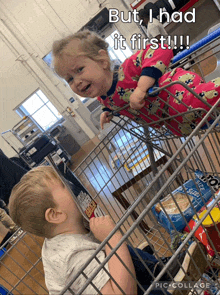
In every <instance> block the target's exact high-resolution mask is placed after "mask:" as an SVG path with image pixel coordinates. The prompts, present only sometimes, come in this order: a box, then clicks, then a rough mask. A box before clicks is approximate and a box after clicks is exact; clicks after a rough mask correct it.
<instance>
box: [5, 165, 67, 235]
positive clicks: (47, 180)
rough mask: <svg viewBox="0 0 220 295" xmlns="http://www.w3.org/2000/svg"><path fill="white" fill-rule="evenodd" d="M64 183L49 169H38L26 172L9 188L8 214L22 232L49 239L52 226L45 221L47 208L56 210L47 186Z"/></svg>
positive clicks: (42, 167)
mask: <svg viewBox="0 0 220 295" xmlns="http://www.w3.org/2000/svg"><path fill="white" fill-rule="evenodd" d="M53 184H60V185H61V186H62V187H64V184H63V183H62V181H61V180H60V178H59V177H58V175H57V174H56V172H55V171H54V169H53V168H52V167H50V166H39V167H37V168H34V169H32V170H30V171H29V172H27V173H26V174H25V175H24V176H23V177H22V178H21V180H20V181H19V183H18V184H16V185H15V187H14V188H13V189H12V192H11V196H10V199H9V213H10V216H11V218H12V220H13V221H14V222H15V223H16V224H17V225H18V226H20V227H21V228H22V229H23V230H25V231H27V232H29V233H32V234H35V235H37V236H41V237H45V238H51V237H52V232H53V229H54V228H55V227H56V225H55V224H52V223H49V222H48V221H47V220H46V219H45V212H46V210H47V209H48V208H56V206H57V205H56V203H55V201H54V199H53V195H52V190H51V186H52V185H53Z"/></svg>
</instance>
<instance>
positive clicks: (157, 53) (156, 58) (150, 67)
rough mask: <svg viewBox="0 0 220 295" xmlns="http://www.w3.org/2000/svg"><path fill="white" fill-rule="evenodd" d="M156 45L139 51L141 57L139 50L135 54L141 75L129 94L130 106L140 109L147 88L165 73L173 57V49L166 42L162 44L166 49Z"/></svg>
mask: <svg viewBox="0 0 220 295" xmlns="http://www.w3.org/2000/svg"><path fill="white" fill-rule="evenodd" d="M158 46H159V47H158V49H156V50H152V49H151V48H150V47H147V48H146V49H145V50H143V51H140V52H141V53H142V55H141V57H140V53H139V52H137V54H136V56H135V57H136V59H138V61H139V63H138V67H141V75H140V78H139V80H138V83H137V87H136V89H135V90H134V92H133V93H132V94H131V96H130V106H131V108H134V109H141V108H142V107H143V106H144V97H145V96H146V95H147V91H148V89H149V88H150V87H152V86H153V85H154V84H155V82H156V81H158V80H159V78H160V77H161V76H162V75H163V74H164V73H165V71H166V69H167V68H168V66H169V63H170V61H171V59H172V57H173V50H171V49H168V48H167V47H168V46H167V45H166V44H164V47H165V48H166V49H162V48H161V45H160V44H158ZM138 55H139V57H138ZM134 60H135V58H134Z"/></svg>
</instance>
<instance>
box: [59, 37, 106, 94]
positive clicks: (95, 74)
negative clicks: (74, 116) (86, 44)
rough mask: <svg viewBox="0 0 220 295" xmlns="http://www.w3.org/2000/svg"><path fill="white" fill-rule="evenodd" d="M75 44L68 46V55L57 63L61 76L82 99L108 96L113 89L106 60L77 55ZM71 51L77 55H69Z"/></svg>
mask: <svg viewBox="0 0 220 295" xmlns="http://www.w3.org/2000/svg"><path fill="white" fill-rule="evenodd" d="M73 42H74V41H72V42H71V43H70V44H69V45H67V48H66V51H65V52H67V54H63V56H62V57H61V58H59V60H57V61H56V63H57V66H58V68H59V75H60V76H61V77H63V78H64V79H65V80H66V81H67V83H68V84H69V85H70V87H71V89H72V90H73V92H75V93H76V94H78V95H80V96H82V97H91V98H94V97H97V96H101V95H106V93H107V91H108V90H109V88H110V87H111V83H109V71H108V70H107V66H106V62H105V61H104V60H102V61H101V60H100V61H94V60H92V59H91V58H89V57H86V56H82V55H77V50H73V49H72V48H73V47H74V44H73ZM75 42H78V41H75ZM68 46H69V47H70V46H71V48H68ZM71 50H72V52H74V53H76V54H71V55H70V54H68V53H69V52H71ZM109 84H110V85H109Z"/></svg>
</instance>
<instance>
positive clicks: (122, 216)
mask: <svg viewBox="0 0 220 295" xmlns="http://www.w3.org/2000/svg"><path fill="white" fill-rule="evenodd" d="M209 50H210V48H209ZM194 53H195V52H194ZM193 58H194V60H197V59H198V57H196V56H193ZM202 59H203V57H202ZM193 66H194V67H195V64H194V65H193ZM196 70H198V69H197V68H196ZM168 86H169V85H168ZM168 86H165V87H163V89H164V90H166V88H167V87H168ZM183 86H184V87H185V88H186V89H187V90H188V91H191V92H193V91H192V90H191V89H189V88H188V87H187V86H185V85H183ZM158 91H161V89H156V90H154V91H153V93H152V95H155V94H157V92H158ZM158 99H160V98H159V97H158ZM198 99H201V98H200V97H198ZM217 106H218V103H216V105H215V106H210V105H208V107H209V110H207V112H206V114H205V116H204V117H203V119H201V121H200V123H198V124H197V126H195V129H194V130H193V132H191V133H190V134H189V135H188V136H187V137H179V136H175V135H173V134H172V133H171V132H170V131H169V129H168V128H167V126H168V124H169V120H170V119H172V120H176V117H178V114H176V115H175V116H174V117H173V118H170V117H165V118H159V117H158V120H157V123H158V125H160V128H154V126H153V125H154V124H155V122H149V123H148V124H143V122H140V121H139V120H138V117H135V116H134V113H132V114H131V115H132V117H131V118H126V117H122V118H121V120H120V121H119V122H118V121H115V120H114V119H113V120H112V121H113V123H114V124H115V127H114V128H112V130H111V131H110V132H109V133H108V134H107V136H106V137H105V138H104V139H103V140H102V141H101V142H100V143H99V144H98V145H97V146H96V148H95V149H94V150H93V151H91V153H90V154H89V155H88V156H87V157H86V159H85V160H84V161H83V162H82V163H81V164H80V165H79V166H78V167H77V168H76V169H75V171H74V174H75V176H77V177H78V179H79V180H80V182H81V183H82V184H83V186H84V188H85V190H86V191H87V192H88V195H89V196H90V197H92V199H93V201H94V202H95V204H97V205H98V206H99V208H100V210H96V214H95V216H96V217H98V216H100V215H102V214H103V212H104V214H108V215H110V216H111V218H112V219H113V221H114V222H115V224H116V226H115V229H114V230H113V231H112V232H111V234H110V235H109V236H108V238H107V239H106V240H105V241H104V242H102V243H101V244H100V246H99V248H98V250H97V251H96V252H95V253H94V255H92V256H91V257H90V258H88V262H87V263H86V265H85V266H84V267H83V268H81V269H80V270H78V272H77V273H76V274H75V275H74V277H73V278H72V280H71V281H70V282H69V284H68V285H66V287H65V288H64V289H63V290H62V291H61V293H60V294H75V293H74V291H73V288H74V287H73V286H74V281H75V280H76V279H77V278H78V277H79V276H81V277H84V279H85V283H84V284H83V287H82V288H81V289H80V290H79V291H78V292H77V294H83V292H84V291H85V289H86V288H87V287H88V285H89V284H92V280H93V279H94V277H95V276H96V275H97V274H98V273H99V271H100V270H101V269H103V268H104V265H105V264H106V263H107V262H108V261H109V259H111V257H112V256H113V255H117V253H116V251H117V249H118V248H119V247H120V246H121V245H122V243H124V242H126V243H127V244H128V245H130V246H132V247H134V249H135V248H143V245H146V244H148V245H150V246H151V247H152V248H154V255H155V257H156V258H157V259H158V260H159V261H160V262H161V263H162V260H161V257H162V256H163V257H165V256H172V258H171V259H170V260H169V261H168V263H166V264H165V265H164V267H163V269H162V271H161V272H160V273H159V274H158V275H157V276H156V277H153V281H152V284H151V285H150V287H149V288H148V289H147V290H143V289H142V287H141V284H140V282H139V281H138V280H137V279H136V281H137V285H138V286H139V287H140V289H141V290H142V291H143V292H144V291H146V293H145V294H149V293H150V292H151V290H152V289H154V288H155V283H156V282H158V281H159V280H160V278H161V277H162V276H163V274H164V273H165V272H167V270H168V269H169V267H170V266H171V265H172V264H173V262H174V261H175V260H177V257H178V255H179V253H180V252H182V251H183V250H184V249H187V248H188V245H189V244H190V243H192V241H194V242H196V243H200V244H199V245H200V246H199V247H200V248H202V247H203V246H202V243H201V242H204V241H203V240H202V239H200V240H199V237H200V235H201V233H202V234H204V233H206V236H205V237H206V239H207V241H208V245H206V252H205V254H204V255H205V257H206V260H207V266H208V268H207V269H208V271H209V275H210V273H211V276H212V278H210V281H211V280H212V282H213V281H214V283H215V284H216V286H215V287H217V288H220V285H219V284H218V272H217V271H218V270H219V268H220V260H219V259H220V257H219V252H218V251H219V249H218V244H217V243H216V242H215V240H214V239H213V236H212V235H211V232H210V231H209V230H207V228H205V225H204V224H206V223H205V221H207V216H208V215H209V216H210V219H211V221H212V223H213V224H212V228H213V227H214V229H215V233H216V236H217V237H218V235H220V232H219V229H218V223H217V222H214V217H213V216H212V215H210V212H211V211H212V210H213V208H214V207H216V209H220V207H219V205H218V203H219V201H220V197H219V194H218V188H220V186H219V187H218V177H219V178H220V175H219V174H220V138H219V120H220V114H219V110H218V108H217ZM191 112H192V110H190V109H189V110H188V114H190V113H191ZM210 118H211V120H210ZM49 161H50V162H51V164H52V166H54V163H53V161H52V160H51V159H49ZM54 168H55V169H56V167H55V166H54ZM56 171H57V170H56ZM57 173H58V174H59V171H57ZM195 173H197V174H195ZM198 173H199V175H200V180H201V179H202V180H203V182H205V183H206V184H207V185H208V190H209V191H208V197H207V198H208V200H207V199H205V198H204V194H203V190H202V186H201V183H200V182H199V184H198V180H197V179H198ZM214 177H215V178H214ZM61 178H62V180H63V181H64V182H65V180H64V179H63V177H62V176H61ZM210 178H211V181H210ZM213 178H214V181H215V182H214V186H213V185H212V184H213V183H212V181H213ZM187 182H190V183H192V184H193V185H194V190H196V194H197V197H198V198H199V199H200V200H202V203H200V209H198V208H199V207H198V206H197V205H195V202H193V200H192V196H191V194H190V193H189V191H188V189H187V188H186V186H185V184H186V183H187ZM216 182H217V184H216ZM65 183H66V182H65ZM67 186H69V185H68V183H67ZM69 189H71V188H69ZM178 189H181V193H184V202H185V203H186V207H187V206H188V207H190V208H191V215H192V216H191V217H190V219H189V217H188V216H185V215H184V212H185V211H184V210H185V208H184V210H183V207H182V204H180V203H179V201H178V199H177V198H176V193H175V191H176V190H178ZM166 196H169V198H168V200H170V201H171V203H172V209H175V213H176V214H178V216H179V217H180V219H181V222H182V224H181V226H182V227H183V228H182V229H180V228H179V227H177V225H176V224H175V221H174V220H173V219H172V218H171V217H172V216H171V214H170V211H169V209H170V208H167V207H166V202H165V201H164V198H165V197H166ZM76 201H77V200H76ZM171 203H169V202H168V205H170V204H171ZM93 205H94V203H93ZM155 205H156V206H157V208H158V206H159V208H160V209H159V210H160V212H161V213H163V217H164V218H165V220H166V222H167V223H169V225H170V228H171V229H172V232H171V234H170V232H169V229H170V228H169V229H167V228H166V227H165V226H164V223H163V219H160V216H159V217H158V216H157V214H155V212H154V211H153V210H152V208H155V207H154V206H155ZM95 206H96V205H95ZM202 206H205V208H204V210H203V211H202V216H201V213H200V212H199V210H200V211H201V207H202ZM92 208H93V209H94V207H92ZM81 210H82V208H81ZM83 210H84V209H83ZM83 210H82V213H83V215H84V217H85V219H87V220H88V219H89V218H88V215H86V210H84V212H83ZM90 211H91V210H90ZM87 213H88V212H87ZM90 213H91V212H90ZM90 215H91V214H90ZM193 216H196V217H197V218H198V221H197V222H194V224H193V225H191V224H190V222H191V220H192V218H193ZM165 228H166V229H165ZM201 229H202V232H201ZM118 230H119V231H121V233H123V238H122V240H121V241H120V243H119V244H118V245H117V246H116V247H115V248H114V249H112V252H111V254H110V255H108V256H107V257H106V258H105V260H104V261H102V262H99V263H100V266H99V267H98V268H97V269H96V270H95V272H93V274H92V275H91V276H89V277H88V276H86V273H85V268H86V266H87V265H88V264H89V263H90V261H92V260H93V259H96V256H97V254H98V253H99V251H101V250H102V248H103V247H104V246H105V245H106V244H107V243H108V241H109V239H110V238H111V237H112V236H113V235H114V234H115V233H116V231H118ZM184 230H185V231H186V232H187V231H188V233H187V234H184V233H183V231H184ZM203 231H204V232H203ZM12 238H13V237H12ZM41 246H42V239H40V238H36V237H34V236H32V235H29V234H26V233H22V234H21V235H20V236H19V237H18V238H17V239H15V240H14V241H13V239H10V240H9V241H8V245H7V246H6V245H3V247H5V248H4V249H6V250H7V251H5V253H3V255H2V257H1V267H0V272H1V273H0V284H1V285H2V286H4V287H5V288H7V289H8V290H9V292H11V293H12V294H48V291H47V289H46V287H45V285H44V275H43V267H42V261H41V254H40V251H41ZM2 249H3V248H2ZM135 252H136V254H137V255H138V253H137V251H136V250H135ZM118 258H119V259H120V257H118ZM139 258H140V257H139ZM96 260H97V259H96ZM140 260H141V258H140ZM141 261H142V260H141ZM121 262H122V263H123V261H121ZM142 262H143V261H142ZM194 263H197V262H195V261H194ZM143 264H144V262H143ZM144 265H145V264H144ZM179 265H180V267H181V265H182V264H181V262H180V263H179ZM125 268H127V267H126V265H125ZM195 268H196V266H195ZM207 269H206V270H205V271H203V270H201V269H199V268H198V267H197V268H196V270H197V273H198V275H197V276H196V281H200V282H201V281H204V280H206V279H207ZM128 271H130V270H129V269H128ZM183 271H184V269H183ZM204 272H205V275H204ZM108 275H109V277H110V278H111V279H112V280H113V281H114V282H115V278H113V277H112V276H111V274H110V273H109V272H108ZM172 279H173V278H172V276H171V275H170V280H172ZM189 280H190V281H194V280H195V279H194V280H193V279H192V278H191V279H190V278H189ZM93 287H94V288H96V286H94V285H93ZM200 287H201V286H200ZM205 288H206V289H209V290H208V291H209V292H211V291H210V288H211V287H210V286H209V287H208V285H207V286H205ZM96 291H97V292H98V293H99V294H101V293H100V291H99V290H97V289H96ZM163 291H164V294H166V293H165V289H163ZM179 292H180V293H179V294H181V292H184V291H183V289H180V290H179ZM191 292H192V293H191V294H203V292H204V288H203V289H202V288H201V289H199V288H198V287H197V286H195V287H194V286H192V290H191ZM193 292H194V293H193ZM121 293H122V294H125V293H124V292H123V290H121ZM182 294H185V293H182ZM209 294H211V293H209Z"/></svg>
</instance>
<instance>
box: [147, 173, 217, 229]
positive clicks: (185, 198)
mask: <svg viewBox="0 0 220 295" xmlns="http://www.w3.org/2000/svg"><path fill="white" fill-rule="evenodd" d="M195 176H196V178H195V179H194V180H192V179H190V180H188V181H187V182H185V183H184V184H183V186H180V187H178V188H177V189H176V190H175V191H173V192H172V195H173V197H172V195H168V196H167V197H165V198H164V199H163V200H161V203H162V206H163V208H162V206H161V205H160V203H157V204H156V205H154V206H153V207H152V212H153V214H154V215H155V216H156V218H157V220H158V222H159V223H160V224H161V225H162V226H163V227H164V228H165V229H166V230H167V231H168V232H169V233H170V234H171V233H172V234H173V230H174V229H176V230H177V231H180V232H181V231H182V230H183V229H184V228H185V226H186V225H187V223H188V222H189V221H190V220H191V219H192V217H193V216H194V215H195V212H198V211H199V210H200V209H201V208H202V207H203V206H204V205H205V204H206V203H207V202H208V201H209V200H210V199H211V197H212V196H213V191H216V190H218V188H219V187H220V185H219V184H220V181H219V179H218V178H215V177H213V176H211V175H208V174H206V175H204V174H203V172H201V171H199V170H197V171H196V172H195ZM173 198H175V200H176V202H177V204H178V206H179V208H180V210H181V213H182V215H183V216H184V217H183V216H182V215H181V214H180V210H179V209H178V207H177V206H176V204H175V202H174V200H173ZM191 204H192V205H191ZM165 212H166V213H165ZM166 214H167V215H168V216H169V218H170V220H171V222H172V223H173V224H172V223H171V222H170V221H169V219H168V217H167V215H166ZM184 218H185V220H184Z"/></svg>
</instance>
